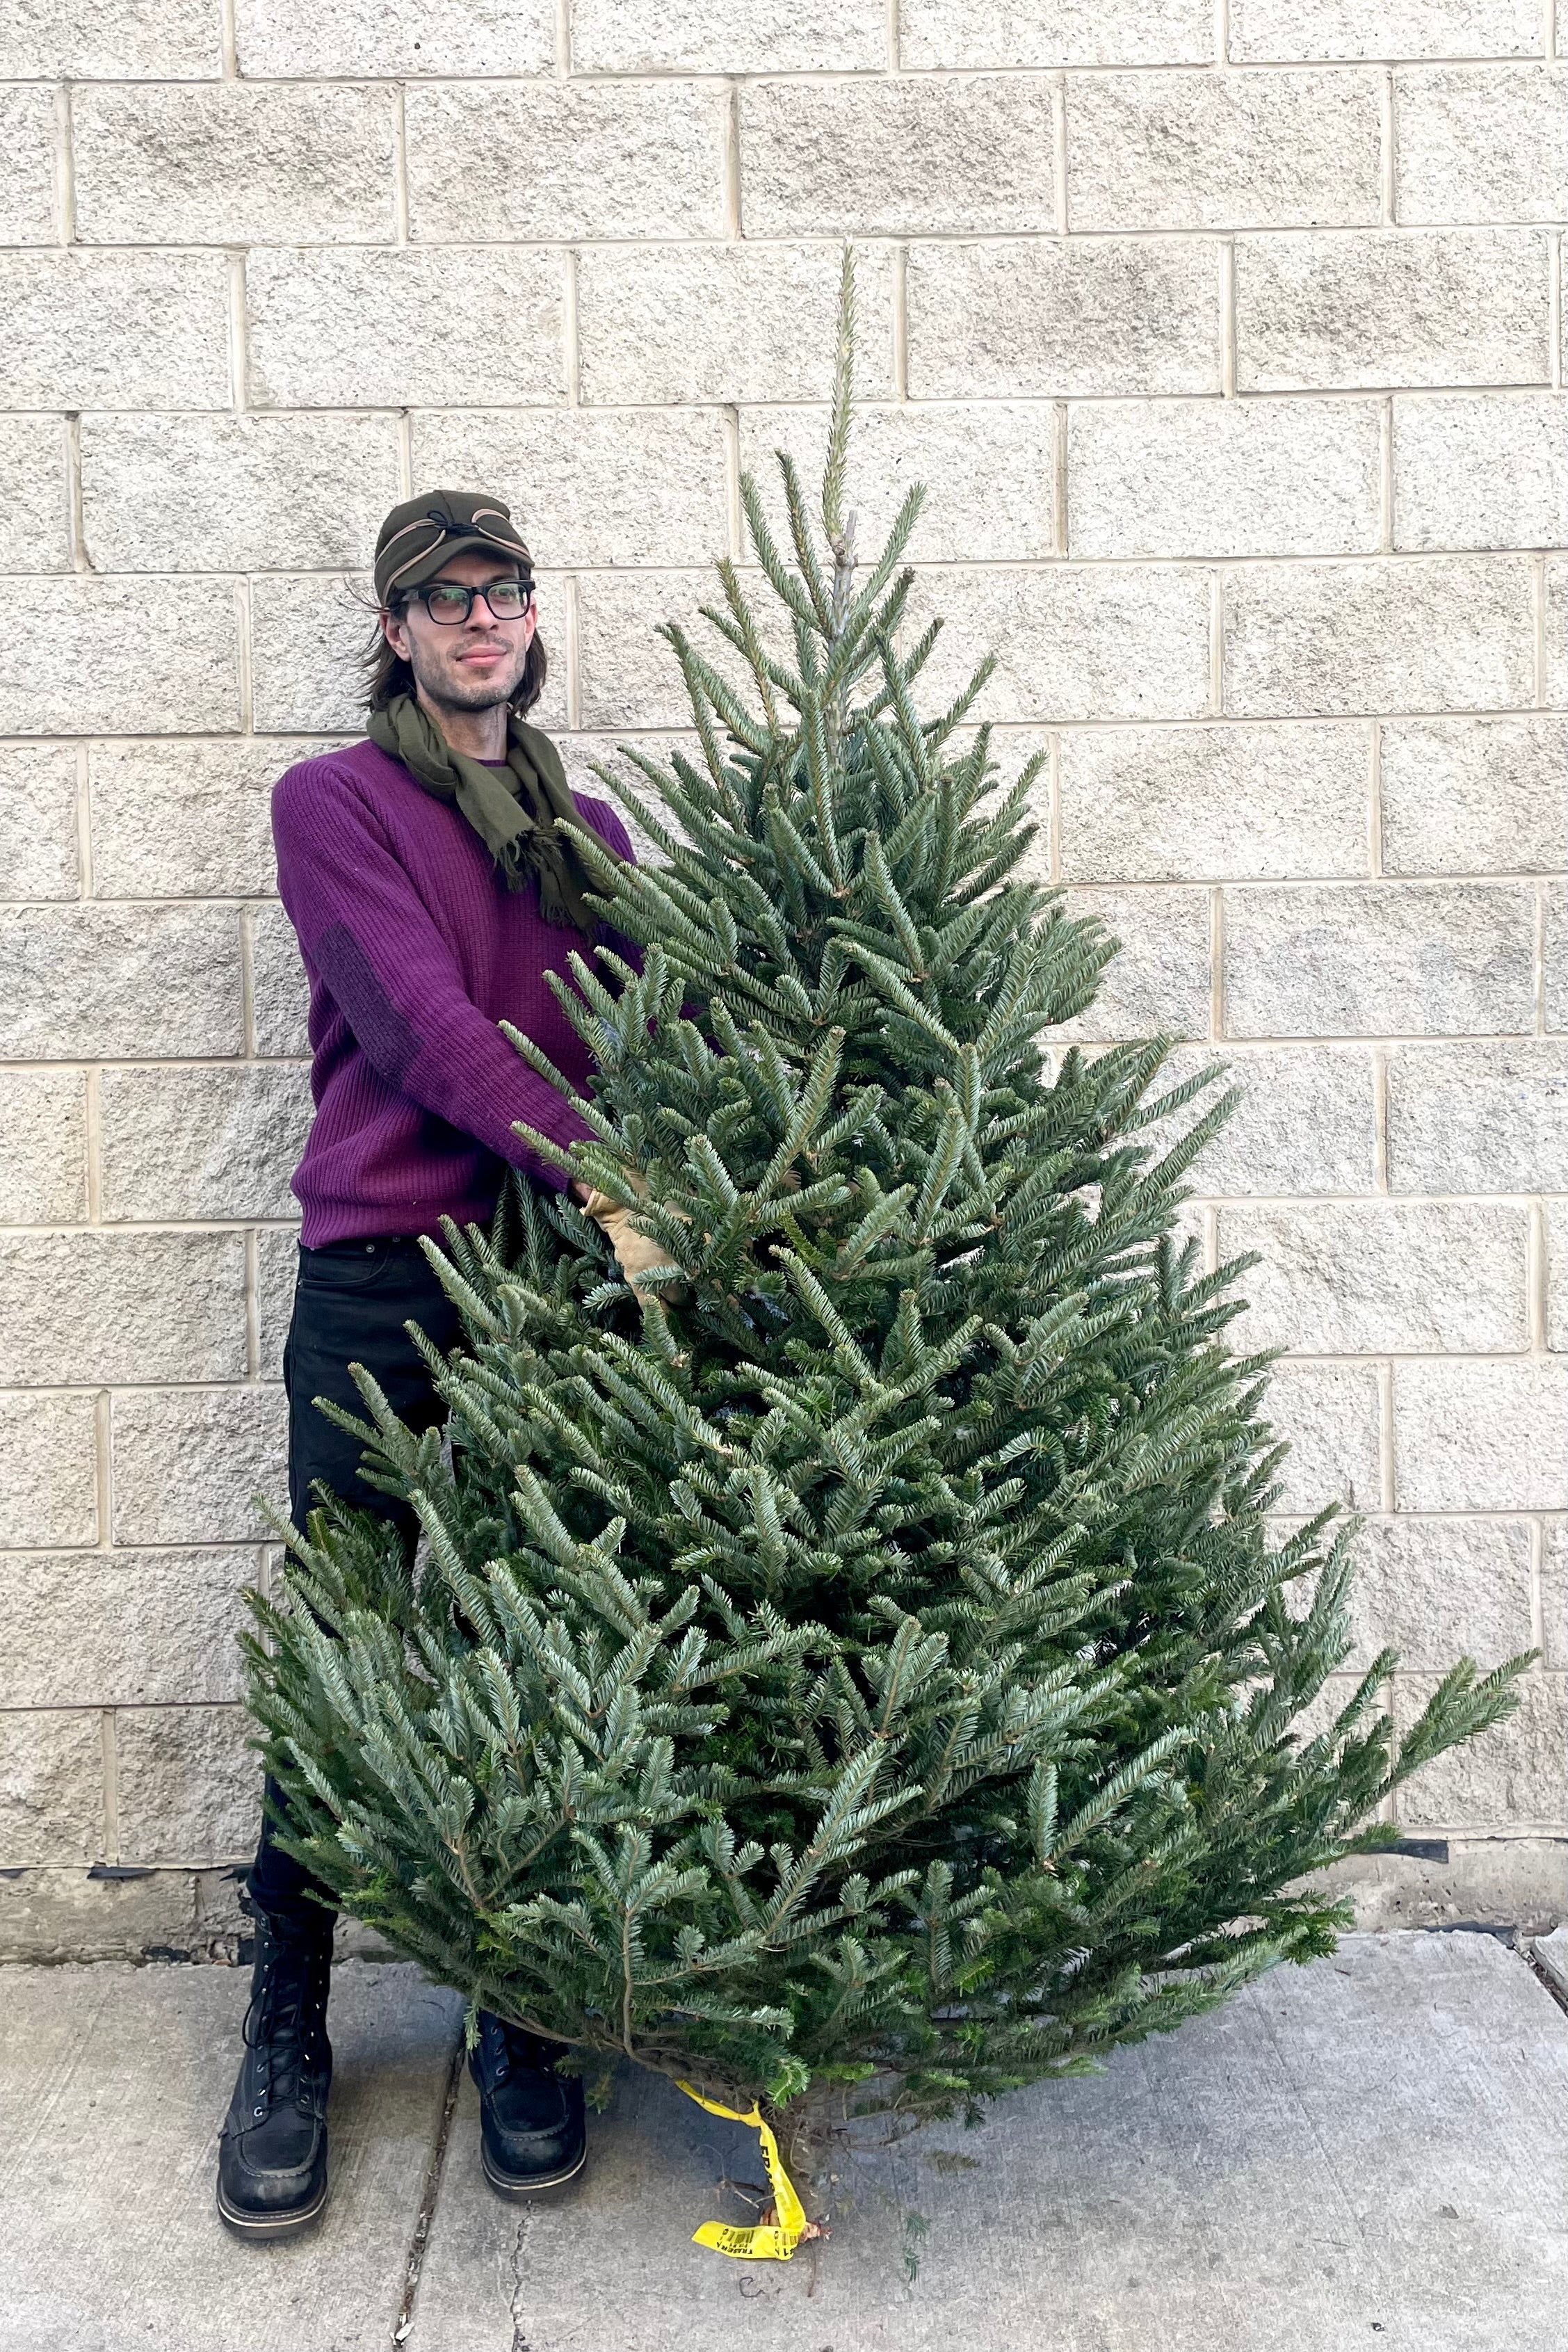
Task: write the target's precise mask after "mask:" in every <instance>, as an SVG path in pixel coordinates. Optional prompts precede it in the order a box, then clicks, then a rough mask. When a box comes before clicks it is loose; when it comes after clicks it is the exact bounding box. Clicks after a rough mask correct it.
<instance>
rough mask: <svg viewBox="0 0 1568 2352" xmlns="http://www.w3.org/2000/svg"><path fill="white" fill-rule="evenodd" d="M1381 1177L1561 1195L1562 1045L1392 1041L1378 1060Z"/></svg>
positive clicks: (1462, 1188) (1565, 1121)
mask: <svg viewBox="0 0 1568 2352" xmlns="http://www.w3.org/2000/svg"><path fill="white" fill-rule="evenodd" d="M1388 1181H1389V1185H1390V1187H1391V1188H1392V1190H1393V1191H1394V1192H1568V1043H1563V1042H1559V1043H1553V1042H1552V1040H1551V1039H1549V1038H1544V1037H1542V1038H1525V1039H1520V1040H1519V1041H1517V1042H1514V1043H1510V1044H1498V1043H1496V1042H1495V1041H1489V1043H1488V1044H1486V1045H1404V1046H1401V1047H1400V1048H1399V1050H1398V1051H1397V1052H1396V1053H1395V1054H1392V1055H1390V1056H1389V1062H1388ZM1445 1278H1446V1277H1445Z"/></svg>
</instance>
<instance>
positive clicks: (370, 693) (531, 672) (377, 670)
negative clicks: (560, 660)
mask: <svg viewBox="0 0 1568 2352" xmlns="http://www.w3.org/2000/svg"><path fill="white" fill-rule="evenodd" d="M412 601H413V599H412V597H410V596H407V595H404V594H402V593H399V592H398V591H396V590H394V591H393V593H392V601H391V602H390V604H388V606H387V610H388V612H389V613H391V614H392V615H393V616H394V618H401V617H402V614H404V613H406V612H407V610H408V608H409V605H410V604H411V603H412ZM360 661H361V667H362V668H363V670H364V673H365V704H366V707H367V709H371V710H384V709H386V707H387V705H388V703H389V702H391V701H392V698H393V697H394V696H396V695H399V694H412V693H413V670H412V669H411V668H410V667H409V665H408V663H407V662H405V661H404V659H403V657H402V655H401V654H399V653H394V652H393V651H392V647H391V646H389V645H388V643H387V640H386V635H385V633H384V631H383V630H382V625H381V622H380V620H379V619H378V620H377V622H376V627H375V635H373V636H372V637H371V641H370V643H369V645H368V646H366V647H365V649H364V652H363V653H362V654H361V656H360ZM548 674H549V660H548V658H547V656H546V654H545V647H544V639H543V638H542V637H541V636H540V635H539V633H538V629H536V630H535V631H534V634H533V637H532V639H531V640H530V642H529V646H528V657H527V659H526V660H525V661H524V663H523V674H522V677H520V678H519V679H518V681H517V692H516V693H515V694H514V695H513V697H512V699H511V704H510V708H511V709H513V710H515V711H516V712H517V717H518V718H519V719H520V718H521V717H522V715H523V713H524V711H525V710H531V709H533V707H534V705H535V703H536V702H537V701H538V698H539V697H540V695H541V694H542V693H543V692H544V690H545V678H546V677H547V676H548Z"/></svg>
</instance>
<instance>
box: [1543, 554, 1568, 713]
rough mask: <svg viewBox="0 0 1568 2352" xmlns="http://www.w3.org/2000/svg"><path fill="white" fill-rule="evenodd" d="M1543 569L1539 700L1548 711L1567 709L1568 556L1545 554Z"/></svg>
mask: <svg viewBox="0 0 1568 2352" xmlns="http://www.w3.org/2000/svg"><path fill="white" fill-rule="evenodd" d="M1543 568H1544V571H1545V574H1546V594H1545V596H1544V598H1543V599H1542V618H1543V619H1544V621H1545V624H1546V628H1545V636H1546V657H1545V660H1544V662H1543V664H1542V681H1541V682H1542V695H1541V699H1542V702H1544V703H1545V705H1546V707H1547V709H1549V710H1562V709H1568V557H1564V556H1548V558H1547V560H1546V563H1545V565H1544V567H1543Z"/></svg>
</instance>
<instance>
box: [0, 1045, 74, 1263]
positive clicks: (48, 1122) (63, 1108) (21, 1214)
mask: <svg viewBox="0 0 1568 2352" xmlns="http://www.w3.org/2000/svg"><path fill="white" fill-rule="evenodd" d="M0 1135H4V1136H5V1159H6V1169H5V1216H6V1220H7V1222H8V1223H12V1224H16V1225H69V1224H76V1223H79V1222H80V1221H81V1219H83V1218H84V1217H85V1216H86V1215H87V1080H86V1078H85V1076H83V1075H82V1073H81V1071H79V1070H0Z"/></svg>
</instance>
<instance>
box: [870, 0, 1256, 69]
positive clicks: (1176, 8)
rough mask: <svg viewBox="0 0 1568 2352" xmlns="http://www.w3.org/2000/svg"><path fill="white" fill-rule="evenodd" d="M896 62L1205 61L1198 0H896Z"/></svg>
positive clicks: (1209, 25) (1206, 41) (1206, 16)
mask: <svg viewBox="0 0 1568 2352" xmlns="http://www.w3.org/2000/svg"><path fill="white" fill-rule="evenodd" d="M898 23H899V63H900V65H901V66H903V67H904V70H905V71H906V72H907V71H908V70H910V69H911V68H929V67H932V66H1002V67H1020V66H1155V65H1207V64H1209V63H1210V62H1211V60H1212V58H1213V56H1214V16H1213V13H1212V11H1211V10H1210V9H1209V8H1208V6H1207V4H1206V0H1033V5H1031V6H1030V7H1028V8H1022V9H1020V8H1019V6H1018V5H1016V0H967V5H965V6H964V7H962V8H955V7H953V6H952V5H950V0H900V5H899V12H898Z"/></svg>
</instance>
